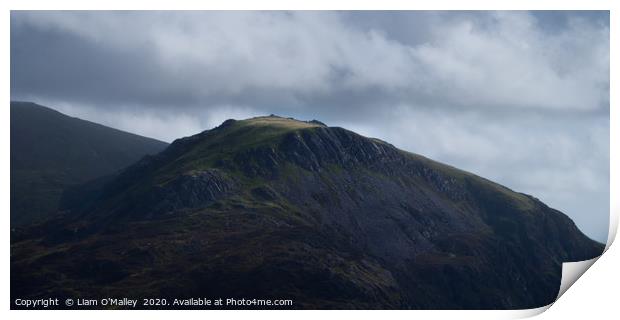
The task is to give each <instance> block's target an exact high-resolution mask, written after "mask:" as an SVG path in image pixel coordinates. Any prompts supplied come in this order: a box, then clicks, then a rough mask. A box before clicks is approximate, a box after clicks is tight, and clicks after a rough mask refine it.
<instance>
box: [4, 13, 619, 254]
mask: <svg viewBox="0 0 620 320" xmlns="http://www.w3.org/2000/svg"><path fill="white" fill-rule="evenodd" d="M11 99H13V100H27V101H33V102H37V103H39V104H43V105H46V106H49V107H52V108H54V109H57V110H59V111H61V112H64V113H66V114H69V115H72V116H77V117H80V118H84V119H88V120H91V121H94V122H99V123H102V124H105V125H108V126H112V127H116V128H119V129H123V130H126V131H129V132H133V133H137V134H141V135H145V136H149V137H154V138H158V139H161V140H164V141H172V140H174V139H176V138H179V137H182V136H187V135H192V134H195V133H197V132H200V131H202V130H205V129H210V128H212V127H214V126H216V125H218V124H220V123H221V122H222V121H224V120H226V119H228V118H235V119H243V118H247V117H251V116H256V115H266V114H271V113H275V114H278V115H282V116H292V117H295V118H299V119H303V120H311V119H318V120H321V121H323V122H325V123H327V124H328V125H331V126H342V127H345V128H348V129H351V130H354V131H356V132H358V133H360V134H363V135H366V136H372V137H377V138H380V139H383V140H385V141H388V142H390V143H392V144H394V145H396V146H397V147H399V148H401V149H405V150H408V151H411V152H415V153H419V154H422V155H425V156H428V157H430V158H433V159H436V160H439V161H442V162H444V163H448V164H451V165H454V166H456V167H459V168H462V169H465V170H468V171H471V172H474V173H476V174H479V175H481V176H484V177H486V178H489V179H491V180H494V181H497V182H499V183H502V184H504V185H506V186H508V187H510V188H512V189H514V190H516V191H520V192H525V193H528V194H532V195H534V196H535V197H537V198H539V199H541V200H542V201H543V202H545V203H547V204H548V205H550V206H551V207H554V208H557V209H559V210H561V211H563V212H564V213H566V214H568V215H569V216H570V217H571V218H573V220H575V222H576V223H577V224H578V226H579V227H580V228H581V229H582V230H583V231H584V232H586V233H587V234H588V235H589V236H591V237H593V238H595V239H597V240H599V241H603V242H604V241H606V239H607V230H608V219H609V14H608V13H607V12H592V11H590V12H567V11H563V12H178V11H177V12H153V11H151V12H102V11H98V12H79V11H77V12H76V11H72V12H24V11H18V12H16V11H13V12H11Z"/></svg>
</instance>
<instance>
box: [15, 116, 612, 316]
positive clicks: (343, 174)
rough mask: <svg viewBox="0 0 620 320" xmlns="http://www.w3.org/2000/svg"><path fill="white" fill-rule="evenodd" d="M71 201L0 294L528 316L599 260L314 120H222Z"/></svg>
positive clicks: (453, 183) (555, 222) (549, 217)
mask: <svg viewBox="0 0 620 320" xmlns="http://www.w3.org/2000/svg"><path fill="white" fill-rule="evenodd" d="M84 189H85V190H86V191H87V192H89V194H88V195H83V196H77V197H73V198H72V199H79V201H75V200H71V199H68V200H67V202H66V203H65V206H66V208H67V211H68V212H70V214H68V215H67V216H66V217H65V218H64V220H62V221H61V222H59V223H58V224H56V225H55V227H53V228H51V227H50V229H49V230H47V232H43V233H38V235H33V236H30V237H28V236H24V237H21V238H20V241H18V242H17V243H15V244H14V246H15V247H16V248H20V249H21V250H17V249H16V250H17V251H18V252H28V250H34V249H33V247H32V246H35V244H36V245H37V246H42V247H45V248H46V249H45V250H46V251H47V252H49V254H48V255H42V256H40V257H39V258H30V257H29V256H27V255H25V254H18V253H17V254H15V255H14V260H15V261H13V260H12V268H11V270H15V269H16V268H19V269H21V270H24V272H23V273H20V274H12V281H11V286H12V293H13V289H14V290H16V291H17V292H20V293H22V294H23V295H26V296H28V295H34V296H36V295H37V294H40V292H42V290H50V289H49V288H66V290H71V291H72V292H78V293H79V292H81V293H86V292H89V294H90V295H91V296H92V295H93V294H95V295H96V294H102V295H103V294H120V293H123V295H125V296H127V295H131V296H136V297H140V296H159V297H191V296H205V297H221V296H229V297H256V298H269V297H291V298H292V299H294V300H295V301H296V305H295V307H296V308H338V309H343V308H344V309H349V308H371V309H377V308H379V309H382V308H397V309H409V308H417V309H463V308H464V309H498V308H499V309H501V308H534V307H540V306H544V305H547V304H549V303H551V302H552V301H553V300H554V299H555V297H556V295H557V290H558V289H559V285H560V278H561V263H562V262H566V261H578V260H584V259H589V258H592V257H595V256H597V255H598V254H600V253H601V252H602V248H603V247H602V245H601V244H599V243H596V242H595V241H593V240H591V239H589V238H587V237H586V236H585V235H584V234H583V233H581V232H580V231H579V229H578V228H577V227H576V226H575V224H574V223H573V222H572V221H571V220H570V219H569V218H568V217H566V216H565V215H564V214H562V213H561V212H559V211H557V210H554V209H551V208H549V207H548V206H546V205H545V204H544V203H542V202H540V201H538V200H536V199H535V198H533V197H531V196H528V195H525V194H521V193H517V192H514V191H512V190H510V189H508V188H506V187H503V186H501V185H499V184H496V183H494V182H491V181H489V180H486V179H484V178H481V177H478V176H476V175H474V174H471V173H468V172H465V171H462V170H459V169H456V168H454V167H450V166H447V165H444V164H441V163H439V162H435V161H433V160H430V159H428V158H425V157H422V156H419V155H416V154H413V153H409V152H405V151H402V150H399V149H397V148H395V147H394V146H392V145H390V144H389V143H386V142H383V141H380V140H378V139H371V138H366V137H363V136H361V135H359V134H357V133H354V132H352V131H348V130H346V129H343V128H339V127H329V126H326V125H324V124H322V123H320V122H318V121H317V122H305V121H299V120H293V119H287V118H281V117H274V116H269V117H256V118H252V119H248V120H227V121H225V122H224V123H223V124H222V125H220V126H218V127H215V128H213V129H211V130H207V131H203V132H201V133H199V134H197V135H194V136H191V137H186V138H182V139H177V140H175V141H174V142H173V143H172V144H171V145H170V146H168V148H166V149H165V150H164V151H162V152H161V153H159V154H157V155H153V156H148V157H145V158H143V159H142V160H140V161H138V162H137V163H135V164H134V165H132V166H129V167H128V168H126V169H125V170H123V171H122V172H121V173H120V174H119V175H117V176H116V177H115V178H113V179H111V180H110V181H108V182H106V183H104V184H102V185H101V186H100V187H99V188H92V189H89V188H84ZM88 190H95V191H88ZM84 199H92V200H90V201H88V202H86V203H85V201H84ZM33 243H34V244H33ZM37 243H38V244H37ZM41 265H45V266H46V268H47V269H45V270H47V272H48V274H46V273H45V272H41V271H40V269H39V268H40V266H41ZM84 266H86V267H84ZM52 274H62V275H63V277H60V278H58V277H56V278H51V275H52ZM26 275H27V276H29V277H28V278H26ZM45 288H47V289H45ZM61 293H62V292H61ZM61 293H59V294H61Z"/></svg>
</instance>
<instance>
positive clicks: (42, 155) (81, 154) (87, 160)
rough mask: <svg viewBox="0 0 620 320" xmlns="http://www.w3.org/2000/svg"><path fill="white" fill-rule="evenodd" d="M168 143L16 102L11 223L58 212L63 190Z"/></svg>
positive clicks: (133, 160) (13, 104)
mask: <svg viewBox="0 0 620 320" xmlns="http://www.w3.org/2000/svg"><path fill="white" fill-rule="evenodd" d="M166 145H167V144H166V143H164V142H161V141H157V140H154V139H150V138H145V137H141V136H138V135H135V134H131V133H127V132H123V131H120V130H116V129H112V128H108V127H105V126H102V125H99V124H96V123H92V122H89V121H84V120H80V119H77V118H72V117H69V116H66V115H64V114H62V113H60V112H57V111H54V110H52V109H49V108H46V107H43V106H40V105H37V104H34V103H28V102H11V225H12V226H17V225H25V224H28V223H31V222H35V221H39V220H40V219H41V218H45V217H47V216H49V215H50V214H52V213H54V212H55V211H56V210H57V209H58V203H59V200H60V197H61V194H62V192H63V190H64V189H65V188H67V187H69V186H73V185H76V184H79V183H84V182H85V181H88V180H90V179H94V178H98V177H101V176H104V175H108V174H112V173H115V172H116V171H118V170H119V169H122V168H124V167H126V166H128V165H130V164H132V163H134V162H136V161H138V160H139V159H140V158H142V157H143V156H145V155H147V154H155V153H157V152H159V151H161V150H163V149H164V148H165V147H166Z"/></svg>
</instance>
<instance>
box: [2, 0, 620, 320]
mask: <svg viewBox="0 0 620 320" xmlns="http://www.w3.org/2000/svg"><path fill="white" fill-rule="evenodd" d="M618 3H620V1H614V0H589V1H578V0H546V1H542V0H521V1H508V0H501V1H498V0H469V1H463V0H433V1H425V2H423V3H413V1H404V0H382V1H376V0H358V1H354V0H350V1H349V0H347V1H344V0H341V1H335V0H315V1H311V2H310V1H308V2H307V3H301V1H290V0H288V1H287V0H261V1H256V0H254V1H252V0H237V1H232V0H228V1H210V2H208V3H198V1H192V0H175V1H169V0H168V1H164V0H152V1H145V0H137V1H131V2H129V1H122V0H107V1H92V0H91V1H79V0H56V1H44V0H22V1H13V0H9V1H3V2H1V3H0V8H2V13H1V14H0V25H1V26H2V33H1V35H2V44H3V46H4V48H3V49H4V50H2V51H0V55H1V56H2V61H4V66H5V67H4V68H2V70H4V76H3V77H2V78H1V79H2V80H1V81H2V90H1V93H0V94H1V96H0V97H1V99H2V101H5V103H8V102H9V101H10V74H9V72H8V70H9V68H10V57H9V54H10V51H9V48H8V46H9V37H10V31H9V26H10V13H9V10H35V9H36V10H51V9H53V10H61V9H74V10H75V9H79V10H96V9H108V10H110V9H122V10H139V9H150V10H181V9H226V10H230V9H232V10H237V9H260V10H269V9H288V10H300V9H312V10H345V9H360V10H386V9H389V10H399V9H400V10H403V9H415V10H558V9H563V10H611V16H610V20H611V32H610V33H611V57H614V56H617V55H618V48H617V46H618V41H617V40H618V37H617V35H618V34H620V33H619V32H618V31H619V30H618V25H619V23H614V19H615V20H616V21H618V18H620V17H619V16H620V14H619V13H618V11H619V10H618V9H619V4H618ZM610 71H611V75H610V77H611V78H610V80H611V82H610V83H611V90H610V93H611V97H610V102H611V106H615V105H616V103H615V102H616V97H615V91H617V89H618V86H617V79H618V72H617V70H616V63H614V60H613V59H612V61H611V70H610ZM614 89H616V90H614ZM0 110H1V111H0V112H1V113H0V115H1V116H0V121H1V122H0V123H1V126H0V128H1V129H0V130H1V131H2V142H3V148H2V151H0V152H2V158H1V159H0V161H2V168H3V169H4V170H3V173H4V175H3V177H5V179H3V183H2V184H1V186H0V188H1V190H0V197H2V198H1V199H2V202H1V203H2V208H3V209H4V210H3V214H4V215H3V218H4V220H3V221H4V225H3V228H4V230H8V229H9V193H10V187H9V179H8V177H9V176H10V166H9V146H10V139H9V132H10V131H9V125H10V124H9V108H8V107H4V108H1V109H0ZM617 123H618V111H617V110H616V108H614V107H612V108H611V138H610V154H611V159H610V163H611V186H610V187H611V189H610V194H611V195H612V196H611V199H610V201H611V219H610V220H611V221H610V232H609V240H608V243H607V247H606V249H610V248H609V246H610V245H611V243H612V242H613V239H614V238H615V234H616V231H617V226H618V212H619V210H620V205H619V203H618V200H617V199H616V198H614V197H613V195H615V194H618V190H619V189H618V170H617V165H614V164H617V163H619V162H618V161H619V160H620V157H619V156H618V148H617V147H614V146H617V145H618V143H619V142H620V139H618V134H619V131H618V129H617V126H616V125H614V124H617ZM2 235H4V239H5V240H4V243H5V245H4V246H2V249H1V250H2V257H3V263H2V266H1V274H2V280H3V281H2V283H3V285H2V290H1V293H0V305H1V306H2V312H3V313H7V314H5V315H4V317H3V318H4V319H17V318H20V319H22V318H23V319H40V318H42V317H45V318H50V319H84V318H90V319H104V318H109V317H115V318H119V319H136V318H138V319H140V318H147V317H148V318H151V319H170V318H171V317H178V316H182V317H184V318H196V319H197V318H200V319H204V318H205V317H211V318H213V317H232V318H250V317H251V318H268V319H288V318H290V317H295V318H298V319H313V320H315V319H316V318H317V317H334V318H335V317H338V318H342V317H346V318H349V317H355V318H360V319H373V320H376V319H377V318H378V317H385V316H388V317H390V318H401V319H405V318H406V319H411V318H412V317H414V318H415V317H420V318H422V319H427V318H432V319H454V318H457V317H458V318H459V319H497V318H501V319H504V318H522V317H529V316H533V315H536V314H539V313H541V312H543V311H545V310H547V308H548V307H543V308H539V309H533V310H518V311H88V312H84V311H34V312H33V311H30V312H28V311H26V312H23V311H8V310H9V308H10V306H9V299H10V298H9V297H10V295H9V280H10V279H9V254H10V253H9V246H8V245H6V244H7V243H9V242H10V233H9V232H6V231H5V232H2ZM616 247H617V246H616ZM619 254H620V253H619V252H618V250H617V249H615V248H611V249H610V250H608V251H607V252H606V254H605V255H604V256H603V257H601V258H600V260H601V261H600V262H599V263H597V264H595V265H594V267H593V269H595V270H596V272H597V273H596V274H590V273H592V272H590V273H587V274H586V275H585V276H584V277H583V278H585V279H584V280H582V281H579V282H577V283H576V285H575V286H574V287H575V289H572V290H569V291H568V292H567V293H566V294H565V295H564V296H563V297H562V299H560V300H558V302H556V303H555V304H554V306H553V308H551V309H550V310H551V311H550V312H546V313H545V314H544V315H543V318H545V317H546V318H549V319H551V318H554V319H559V318H561V317H565V316H571V317H572V316H576V315H581V317H586V316H590V315H592V314H596V313H598V312H604V311H605V310H607V312H608V313H606V314H607V315H612V314H617V309H616V303H617V299H616V298H615V297H617V296H616V295H617V293H618V273H617V270H620V268H619V267H620V259H619ZM599 264H604V265H600V266H599ZM585 280H588V282H587V281H585ZM563 300H567V301H566V303H564V301H563ZM601 302H602V303H601ZM605 302H606V303H605ZM595 308H596V309H595ZM602 314H605V313H602ZM608 317H609V316H608Z"/></svg>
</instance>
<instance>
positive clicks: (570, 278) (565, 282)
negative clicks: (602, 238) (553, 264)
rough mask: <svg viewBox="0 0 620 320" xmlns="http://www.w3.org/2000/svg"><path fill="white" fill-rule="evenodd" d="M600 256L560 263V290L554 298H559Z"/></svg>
mask: <svg viewBox="0 0 620 320" xmlns="http://www.w3.org/2000/svg"><path fill="white" fill-rule="evenodd" d="M600 257H601V256H598V257H596V258H592V259H590V260H583V261H577V262H564V263H562V281H561V283H560V291H559V292H558V296H557V297H556V298H555V300H556V301H557V300H558V299H560V297H561V296H562V295H563V294H564V293H565V292H566V290H568V288H570V286H572V285H573V284H574V283H575V282H576V281H577V279H579V277H581V276H582V275H583V274H584V273H585V272H586V270H588V269H589V268H590V267H591V266H592V265H593V264H594V263H595V262H596V260H598V258H600Z"/></svg>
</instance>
